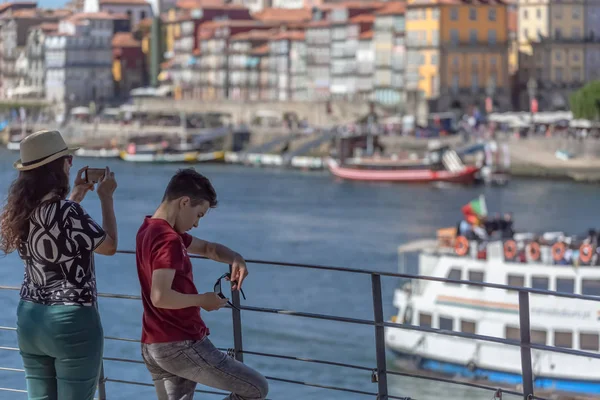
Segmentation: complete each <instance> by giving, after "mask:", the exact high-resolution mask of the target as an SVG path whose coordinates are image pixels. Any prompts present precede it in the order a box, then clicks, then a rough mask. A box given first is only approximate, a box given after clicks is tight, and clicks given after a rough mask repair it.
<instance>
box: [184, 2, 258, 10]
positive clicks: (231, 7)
mask: <svg viewBox="0 0 600 400" xmlns="http://www.w3.org/2000/svg"><path fill="white" fill-rule="evenodd" d="M176 7H177V8H179V9H187V10H192V9H194V8H210V9H220V10H246V9H247V8H246V7H244V6H243V5H240V4H225V2H224V1H223V0H178V1H177V3H176Z"/></svg>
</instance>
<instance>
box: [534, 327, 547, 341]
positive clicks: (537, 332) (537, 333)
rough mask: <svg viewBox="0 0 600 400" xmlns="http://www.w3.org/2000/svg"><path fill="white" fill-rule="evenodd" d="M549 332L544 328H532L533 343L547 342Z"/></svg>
mask: <svg viewBox="0 0 600 400" xmlns="http://www.w3.org/2000/svg"><path fill="white" fill-rule="evenodd" d="M546 337H547V332H546V331H545V330H544V329H532V330H531V336H530V338H531V343H535V344H546Z"/></svg>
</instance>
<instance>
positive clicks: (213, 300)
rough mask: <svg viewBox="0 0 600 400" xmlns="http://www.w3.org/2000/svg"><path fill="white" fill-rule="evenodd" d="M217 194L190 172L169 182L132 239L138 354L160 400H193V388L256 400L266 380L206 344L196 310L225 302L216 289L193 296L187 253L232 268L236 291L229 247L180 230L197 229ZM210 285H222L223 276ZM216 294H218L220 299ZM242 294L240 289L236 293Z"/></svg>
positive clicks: (239, 267)
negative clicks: (138, 297) (139, 307)
mask: <svg viewBox="0 0 600 400" xmlns="http://www.w3.org/2000/svg"><path fill="white" fill-rule="evenodd" d="M216 206H217V194H216V192H215V189H214V188H213V186H212V184H211V183H210V181H209V180H208V179H207V178H206V177H204V176H202V175H200V174H199V173H198V172H196V171H195V170H193V169H184V170H180V171H179V172H177V174H175V176H173V178H171V181H170V182H169V184H168V186H167V189H166V191H165V194H164V197H163V199H162V203H161V204H160V206H159V207H158V209H157V210H156V212H155V213H154V215H153V216H147V217H146V218H145V219H144V222H143V224H142V226H141V227H140V229H139V231H138V234H137V238H136V261H137V270H138V277H139V280H140V285H141V291H142V303H143V306H144V315H143V319H142V357H143V359H144V362H145V363H146V367H147V368H148V370H149V371H150V374H151V375H152V380H153V381H154V386H155V388H156V393H157V395H158V399H159V400H191V399H192V398H193V396H194V390H195V388H196V384H197V383H201V384H203V385H207V386H212V387H214V388H218V389H221V390H226V391H229V392H231V394H230V395H229V396H227V399H229V400H251V399H252V400H262V399H264V398H265V397H266V396H267V392H268V388H269V387H268V383H267V381H266V379H265V378H264V377H263V376H262V375H261V374H259V373H258V372H256V371H255V370H253V369H252V368H250V367H248V366H246V365H244V364H242V363H241V362H238V361H236V360H235V359H233V358H231V357H229V356H227V355H226V354H225V353H223V352H221V351H219V350H218V349H217V348H215V346H214V345H213V344H212V343H211V341H210V340H209V339H208V335H209V333H210V332H209V330H208V328H207V327H206V324H205V323H204V321H203V320H202V318H201V316H200V309H201V308H202V309H204V310H205V311H215V310H218V309H220V308H222V307H224V306H225V305H226V304H227V302H228V300H227V299H226V298H224V295H222V293H220V289H219V293H216V292H207V293H203V294H198V291H197V289H196V286H195V285H194V276H193V273H192V263H191V261H190V257H189V255H188V253H191V254H198V255H201V256H205V257H207V258H210V259H212V260H215V261H218V262H222V263H226V264H230V265H231V266H232V272H231V275H230V276H225V275H224V276H222V277H221V278H225V279H228V280H230V281H231V283H232V288H231V290H241V289H242V283H243V282H244V279H245V278H246V276H247V275H248V270H247V268H246V262H245V261H244V259H243V258H242V256H240V255H239V254H238V253H236V252H234V251H232V250H230V249H228V248H227V247H225V246H223V245H220V244H217V243H211V242H206V241H204V240H201V239H198V238H196V237H193V236H191V235H189V234H188V233H186V232H187V231H189V230H190V229H192V228H195V227H197V226H198V222H199V221H200V219H201V218H203V217H204V216H205V215H206V213H207V212H208V210H209V209H210V208H214V207H216ZM217 282H218V284H217V285H215V288H220V282H221V279H219V280H218V281H217ZM219 294H221V295H222V296H223V297H220V296H219ZM242 294H243V292H242Z"/></svg>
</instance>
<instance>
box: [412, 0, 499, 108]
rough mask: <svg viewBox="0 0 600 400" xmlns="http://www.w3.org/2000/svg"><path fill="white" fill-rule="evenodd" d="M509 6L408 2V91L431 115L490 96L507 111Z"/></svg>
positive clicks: (447, 0)
mask: <svg viewBox="0 0 600 400" xmlns="http://www.w3.org/2000/svg"><path fill="white" fill-rule="evenodd" d="M507 9H508V7H507V4H505V3H504V2H502V1H496V2H489V3H488V2H483V1H482V2H476V1H467V0H430V1H427V2H424V1H422V0H421V1H420V0H408V1H407V11H406V37H407V40H406V43H407V52H408V54H407V85H408V87H407V89H408V90H409V91H416V92H417V93H418V95H417V96H415V97H416V98H420V99H421V100H427V103H428V106H429V109H430V111H446V110H448V109H450V108H452V107H457V108H462V109H464V108H466V107H468V106H469V105H473V104H474V105H478V106H480V107H483V106H484V104H485V98H486V97H487V95H488V94H489V93H492V94H493V98H494V100H495V103H496V105H497V107H499V108H502V109H508V108H510V89H509V88H510V85H509V77H508V17H507V15H508V14H507Z"/></svg>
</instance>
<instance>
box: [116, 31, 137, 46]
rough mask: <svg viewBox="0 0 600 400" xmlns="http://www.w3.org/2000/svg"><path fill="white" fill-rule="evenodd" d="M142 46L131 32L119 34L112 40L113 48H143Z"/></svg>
mask: <svg viewBox="0 0 600 400" xmlns="http://www.w3.org/2000/svg"><path fill="white" fill-rule="evenodd" d="M141 45H142V44H141V43H140V41H139V40H137V39H136V38H134V37H133V35H132V34H131V32H117V33H115V35H114V36H113V39H112V46H113V47H141Z"/></svg>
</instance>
